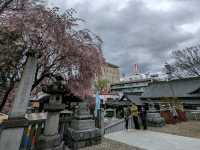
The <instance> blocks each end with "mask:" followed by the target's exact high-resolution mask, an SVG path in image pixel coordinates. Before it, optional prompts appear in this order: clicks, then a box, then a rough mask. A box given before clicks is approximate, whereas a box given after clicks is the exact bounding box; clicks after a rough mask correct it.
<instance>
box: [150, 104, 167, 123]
mask: <svg viewBox="0 0 200 150" xmlns="http://www.w3.org/2000/svg"><path fill="white" fill-rule="evenodd" d="M147 124H148V126H153V127H162V126H164V125H165V119H164V118H163V117H161V116H160V112H157V111H156V109H155V106H154V104H150V107H149V111H148V112H147Z"/></svg>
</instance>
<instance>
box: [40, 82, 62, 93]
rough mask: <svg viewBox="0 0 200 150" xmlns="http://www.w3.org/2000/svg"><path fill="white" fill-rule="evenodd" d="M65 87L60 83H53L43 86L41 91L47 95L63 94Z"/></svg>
mask: <svg viewBox="0 0 200 150" xmlns="http://www.w3.org/2000/svg"><path fill="white" fill-rule="evenodd" d="M65 89H66V88H65V85H64V84H63V83H62V82H61V81H54V82H53V83H51V84H46V85H43V88H42V91H43V92H44V93H47V94H64V93H65V91H66V90H65Z"/></svg>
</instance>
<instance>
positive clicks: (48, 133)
mask: <svg viewBox="0 0 200 150" xmlns="http://www.w3.org/2000/svg"><path fill="white" fill-rule="evenodd" d="M43 91H44V92H46V93H48V94H50V99H49V104H47V105H45V106H44V109H45V110H46V111H47V112H48V114H47V120H46V124H45V129H44V135H42V136H40V137H39V141H38V145H37V150H63V148H64V144H63V142H62V136H61V135H60V134H59V133H58V128H59V115H60V111H62V110H64V109H65V105H64V104H62V95H63V94H64V86H62V84H61V83H60V82H53V83H52V84H50V85H48V86H47V87H46V88H45V89H44V90H43Z"/></svg>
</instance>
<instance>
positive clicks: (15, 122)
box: [0, 51, 37, 150]
mask: <svg viewBox="0 0 200 150" xmlns="http://www.w3.org/2000/svg"><path fill="white" fill-rule="evenodd" d="M27 57H28V58H27V62H26V65H25V68H24V71H23V74H22V78H21V80H20V82H19V85H18V88H17V91H16V96H15V99H14V104H13V107H12V110H11V113H10V114H9V118H8V120H6V121H4V122H3V123H2V126H3V130H2V133H1V135H0V150H6V149H7V150H19V147H20V144H21V139H22V136H23V132H24V127H27V126H28V121H27V120H26V119H25V113H26V110H27V106H28V102H29V97H30V92H31V88H32V85H33V80H34V75H35V71H36V67H37V57H36V54H35V52H34V51H29V52H28V53H27Z"/></svg>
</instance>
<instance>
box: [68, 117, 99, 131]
mask: <svg viewBox="0 0 200 150" xmlns="http://www.w3.org/2000/svg"><path fill="white" fill-rule="evenodd" d="M71 126H72V128H73V129H75V130H88V129H93V128H95V121H94V120H92V119H90V120H76V119H74V120H72V122H71Z"/></svg>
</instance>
